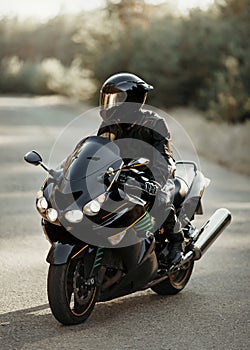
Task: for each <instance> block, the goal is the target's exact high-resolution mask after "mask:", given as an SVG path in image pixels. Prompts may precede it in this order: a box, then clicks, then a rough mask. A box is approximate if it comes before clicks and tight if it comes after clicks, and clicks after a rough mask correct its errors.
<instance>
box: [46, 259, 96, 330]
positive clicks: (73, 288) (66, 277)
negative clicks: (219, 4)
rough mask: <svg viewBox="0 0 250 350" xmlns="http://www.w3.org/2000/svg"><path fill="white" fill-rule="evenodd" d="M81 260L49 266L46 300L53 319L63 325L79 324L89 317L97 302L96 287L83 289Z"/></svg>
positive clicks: (83, 280) (83, 278)
mask: <svg viewBox="0 0 250 350" xmlns="http://www.w3.org/2000/svg"><path fill="white" fill-rule="evenodd" d="M84 282H85V276H84V265H83V261H82V260H70V261H68V262H67V263H66V264H63V265H50V267H49V272H48V286H47V292H48V299H49V305H50V308H51V311H52V313H53V315H54V317H55V318H56V319H57V320H58V321H59V322H60V323H62V324H64V325H73V324H79V323H82V322H84V321H86V319H87V318H88V317H89V315H90V314H91V312H92V311H93V309H94V306H95V303H96V300H97V287H96V286H95V285H93V286H91V287H88V288H87V287H85V284H84Z"/></svg>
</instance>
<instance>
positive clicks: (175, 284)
mask: <svg viewBox="0 0 250 350" xmlns="http://www.w3.org/2000/svg"><path fill="white" fill-rule="evenodd" d="M193 267H194V262H191V263H188V264H187V265H186V266H184V267H183V268H181V269H179V270H178V271H176V272H172V273H170V274H169V277H168V278H167V279H166V280H164V281H162V282H160V283H159V284H157V285H155V286H154V287H152V288H151V289H152V290H153V291H154V292H155V293H157V294H160V295H174V294H177V293H179V292H180V291H181V290H182V289H183V288H185V286H186V285H187V283H188V281H189V279H190V277H191V274H192V271H193Z"/></svg>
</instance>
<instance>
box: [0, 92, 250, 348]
mask: <svg viewBox="0 0 250 350" xmlns="http://www.w3.org/2000/svg"><path fill="white" fill-rule="evenodd" d="M80 112H81V109H80V107H79V106H74V105H68V104H67V105H65V104H64V101H61V100H59V101H57V100H54V99H49V100H43V99H28V98H18V99H14V98H0V164H1V171H0V230H1V231H0V266H1V269H0V298H1V303H0V349H4V350H8V349H25V350H28V349H30V350H34V349H89V350H95V349H107V350H123V349H131V350H132V349H133V350H134V349H136V350H137V349H138V350H140V349H143V350H144V349H157V350H160V349H162V350H163V349H164V350H168V349H169V350H170V349H171V350H179V349H193V350H196V349H197V350H198V349H199V350H203V349H204V350H210V349H215V350H217V349H218V350H223V349H225V350H226V349H227V350H230V349H232V350H233V349H240V350H243V349H249V348H250V344H249V334H250V327H249V324H250V315H249V295H250V291H249V287H250V278H249V277H250V272H249V271H250V266H249V246H250V234H249V224H250V203H249V202H250V179H249V178H247V177H244V176H241V175H240V174H237V173H234V172H231V171H228V170H227V169H225V168H223V167H220V166H218V165H215V164H212V163H209V162H208V161H206V160H204V159H200V161H201V166H202V170H203V171H204V172H205V174H206V175H207V176H208V177H209V178H211V179H212V183H211V185H210V187H209V188H208V189H207V191H206V194H205V195H204V208H205V215H204V218H202V219H199V220H198V225H201V224H202V222H204V221H205V219H207V218H208V217H209V215H210V214H212V212H213V211H214V210H215V209H216V208H218V207H227V208H228V209H230V210H231V211H232V215H233V222H232V224H231V225H230V227H228V228H227V230H226V231H225V232H224V233H223V234H222V235H221V236H220V237H219V238H218V240H217V241H216V242H215V244H214V245H213V246H212V247H211V248H210V250H209V251H208V252H207V253H206V255H205V256H204V257H203V258H202V260H200V261H199V262H197V264H196V266H195V269H194V272H193V275H192V277H191V280H190V282H189V284H188V285H187V287H186V288H185V289H184V290H183V291H182V292H181V293H180V294H178V295H176V296H171V297H161V296H158V295H156V294H155V293H153V292H152V291H151V290H147V291H144V292H137V293H135V294H133V295H129V296H126V297H123V298H119V299H117V300H114V301H110V302H106V303H99V304H97V305H96V307H95V309H94V312H93V313H92V315H91V317H90V318H89V320H88V321H87V322H86V323H85V324H82V325H78V326H70V327H64V326H61V325H60V324H59V323H58V322H57V321H56V320H55V319H54V317H53V316H52V314H51V312H50V309H49V306H48V301H47V295H46V276H47V269H48V266H47V263H46V262H45V259H46V255H47V251H48V249H49V243H48V242H47V241H46V240H45V237H44V235H43V233H42V231H41V228H40V226H39V222H40V218H39V215H38V214H37V212H36V210H35V208H34V196H35V193H36V191H37V190H38V189H39V187H40V185H41V183H42V181H43V179H44V175H45V174H44V173H43V171H42V169H40V168H35V167H33V166H30V165H28V164H25V163H24V161H23V155H24V154H25V153H26V152H27V151H28V150H31V149H36V150H39V151H40V152H41V153H42V154H43V156H44V160H47V159H48V158H49V155H50V150H51V148H52V146H53V144H54V142H55V140H56V138H57V137H58V135H59V134H60V133H61V135H62V137H61V138H62V139H63V142H62V141H61V140H60V141H58V142H61V149H62V152H61V153H63V152H64V151H66V150H67V147H66V146H67V138H64V131H63V130H64V128H65V126H66V125H67V124H68V123H69V122H70V121H71V120H72V119H73V118H74V117H76V116H77V115H78V114H80ZM97 119H98V118H96V119H95V118H93V119H91V120H85V121H84V128H85V129H84V132H86V131H88V129H91V128H92V129H93V130H94V128H95V127H97V125H98V123H99V120H97ZM74 127H75V126H74ZM77 129H78V131H79V128H77V127H76V128H75V129H74V130H75V131H76V130H77ZM79 132H81V131H79ZM77 137H78V135H77ZM64 147H65V149H64ZM56 157H57V155H56ZM56 157H55V158H56ZM52 163H53V159H52Z"/></svg>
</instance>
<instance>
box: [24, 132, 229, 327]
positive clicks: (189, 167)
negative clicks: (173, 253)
mask: <svg viewBox="0 0 250 350" xmlns="http://www.w3.org/2000/svg"><path fill="white" fill-rule="evenodd" d="M24 159H25V160H26V161H27V162H28V163H31V164H33V165H41V166H42V167H43V168H44V169H45V170H46V171H47V172H48V173H49V176H48V178H47V179H46V180H45V182H44V184H43V186H42V188H41V190H40V191H39V192H38V193H37V196H36V207H37V210H38V212H39V213H40V215H41V216H42V227H43V230H44V233H45V235H46V237H47V239H48V240H49V241H50V243H51V248H50V251H49V253H48V256H47V262H48V263H49V264H50V267H49V271H48V289H47V290H48V299H49V304H50V308H51V310H52V313H53V315H54V316H55V318H56V319H57V320H58V321H59V322H61V323H62V324H65V325H71V324H78V323H81V322H84V321H85V320H86V319H87V318H88V317H89V315H90V314H91V312H92V311H93V308H94V306H95V303H96V302H100V301H106V300H111V299H114V298H117V297H120V296H124V295H127V294H130V293H133V292H136V291H139V290H144V289H147V288H151V289H152V290H153V291H154V292H156V293H158V294H160V295H170V294H177V293H179V292H180V291H181V290H182V289H183V288H184V287H185V286H186V284H187V283H188V281H189V279H190V276H191V274H192V270H193V266H194V262H195V261H196V260H198V259H200V258H201V256H202V255H203V254H204V252H205V251H206V250H207V249H208V248H209V246H210V245H211V244H212V243H213V242H214V240H215V239H216V238H217V237H218V236H219V234H220V233H221V232H222V231H223V230H224V229H225V227H226V226H227V225H228V224H229V223H230V221H231V214H230V212H229V211H228V210H227V209H224V208H220V209H218V210H217V211H216V212H215V213H214V214H213V215H212V216H211V217H210V219H209V220H208V221H207V222H206V223H205V224H204V225H203V226H202V228H201V229H197V228H196V227H195V226H194V225H193V224H192V223H191V222H192V220H193V219H194V216H195V214H202V205H201V197H202V194H203V191H204V189H205V187H206V186H207V182H208V179H206V178H205V177H204V176H203V174H202V173H201V172H200V171H199V170H198V169H197V166H196V164H195V163H194V162H190V161H186V162H184V161H181V162H177V163H176V173H175V180H174V181H175V196H174V205H175V207H176V210H177V214H178V215H179V218H180V220H181V221H182V225H183V228H184V232H185V240H184V243H183V246H184V247H183V248H184V254H183V257H182V260H181V262H180V263H179V264H178V265H174V266H169V263H168V262H167V261H168V260H167V255H168V242H167V241H164V240H163V239H162V237H163V235H164V232H163V228H162V227H159V228H155V223H154V218H152V217H151V215H150V210H151V208H152V207H153V205H154V196H152V195H150V194H149V193H147V192H146V191H145V188H144V184H145V182H146V181H147V180H148V177H147V176H148V167H147V165H148V160H147V159H144V158H140V159H138V160H130V161H124V160H123V159H122V158H121V157H120V152H119V148H118V146H117V145H116V144H115V143H114V142H110V141H109V140H107V139H104V138H101V137H98V136H90V137H87V138H86V139H84V140H82V141H81V142H80V143H79V144H78V145H77V146H76V148H75V150H74V151H73V153H72V154H71V155H70V156H69V157H68V158H67V159H66V160H65V161H64V162H62V164H60V165H59V166H58V167H57V168H56V169H55V170H53V169H48V167H47V166H46V165H45V164H44V163H43V162H42V158H41V156H40V155H39V154H38V153H37V152H36V151H31V152H29V153H27V154H26V155H25V157H24Z"/></svg>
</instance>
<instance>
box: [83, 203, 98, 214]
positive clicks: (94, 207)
mask: <svg viewBox="0 0 250 350" xmlns="http://www.w3.org/2000/svg"><path fill="white" fill-rule="evenodd" d="M100 209H101V204H100V203H99V202H98V201H97V200H96V199H94V200H92V201H91V202H89V203H87V204H85V205H84V207H83V209H82V211H83V213H84V214H86V215H90V216H93V215H96V214H98V213H99V211H100Z"/></svg>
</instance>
